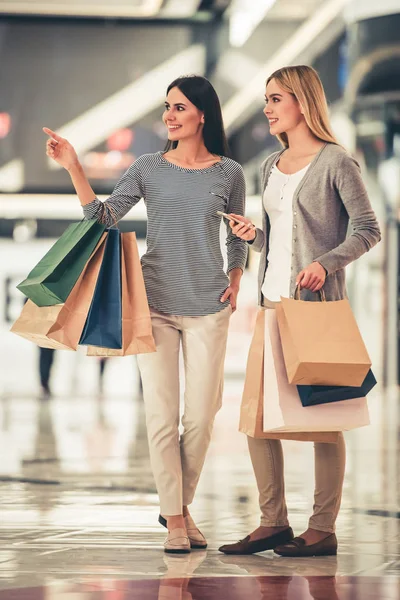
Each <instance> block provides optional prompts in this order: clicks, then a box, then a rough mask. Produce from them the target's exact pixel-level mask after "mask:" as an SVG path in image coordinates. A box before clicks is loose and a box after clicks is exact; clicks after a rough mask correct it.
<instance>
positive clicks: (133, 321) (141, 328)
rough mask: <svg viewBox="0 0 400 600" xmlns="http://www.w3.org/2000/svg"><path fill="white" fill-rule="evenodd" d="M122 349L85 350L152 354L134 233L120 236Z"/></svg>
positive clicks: (92, 353) (100, 353)
mask: <svg viewBox="0 0 400 600" xmlns="http://www.w3.org/2000/svg"><path fill="white" fill-rule="evenodd" d="M121 242H122V244H121V269H122V273H121V279H122V349H121V350H117V349H111V348H101V347H97V346H89V347H88V352H87V354H88V356H127V355H130V354H145V353H148V352H155V351H156V345H155V342H154V338H153V333H152V326H151V317H150V309H149V305H148V303H147V296H146V288H145V285H144V279H143V273H142V267H141V264H140V258H139V252H138V247H137V242H136V234H135V233H134V232H129V233H122V234H121Z"/></svg>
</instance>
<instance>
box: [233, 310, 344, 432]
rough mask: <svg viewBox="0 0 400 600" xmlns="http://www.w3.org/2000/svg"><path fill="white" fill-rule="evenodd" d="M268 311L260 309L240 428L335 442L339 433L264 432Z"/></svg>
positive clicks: (246, 381)
mask: <svg viewBox="0 0 400 600" xmlns="http://www.w3.org/2000/svg"><path fill="white" fill-rule="evenodd" d="M264 327H265V311H264V310H263V309H262V310H260V311H259V313H258V315H257V320H256V326H255V330H254V336H253V340H252V342H251V345H250V351H249V357H248V361H247V369H246V379H245V384H244V390H243V397H242V404H241V407H240V422H239V431H241V432H242V433H245V434H246V435H248V436H250V437H254V438H264V439H281V440H297V441H302V442H308V441H313V442H325V443H336V442H337V438H338V434H337V432H319V431H312V432H306V433H304V432H299V433H296V432H292V433H285V432H281V433H272V432H265V431H263V413H264Z"/></svg>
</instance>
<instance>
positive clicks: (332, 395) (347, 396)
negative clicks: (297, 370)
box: [297, 369, 376, 406]
mask: <svg viewBox="0 0 400 600" xmlns="http://www.w3.org/2000/svg"><path fill="white" fill-rule="evenodd" d="M375 385H376V379H375V376H374V374H373V373H372V371H371V369H370V370H369V371H368V373H367V376H366V378H365V379H364V381H363V383H362V385H361V386H359V387H353V386H347V387H346V386H326V385H298V386H297V391H298V392H299V396H300V400H301V403H302V405H303V406H315V405H316V404H327V403H328V402H340V401H341V400H351V399H352V398H361V397H362V396H366V395H367V394H369V392H370V391H371V390H372V388H373V387H374V386H375Z"/></svg>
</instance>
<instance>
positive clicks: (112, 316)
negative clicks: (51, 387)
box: [79, 229, 122, 349]
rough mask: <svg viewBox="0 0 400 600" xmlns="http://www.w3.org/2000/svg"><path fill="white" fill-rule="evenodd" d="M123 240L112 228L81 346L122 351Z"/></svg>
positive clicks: (109, 232) (109, 231) (116, 230)
mask: <svg viewBox="0 0 400 600" xmlns="http://www.w3.org/2000/svg"><path fill="white" fill-rule="evenodd" d="M121 310H122V309H121V239H120V232H119V230H118V229H109V230H108V233H107V240H106V247H105V250H104V256H103V262H102V265H101V268H100V273H99V277H98V279H97V283H96V289H95V292H94V296H93V300H92V303H91V306H90V309H89V313H88V316H87V319H86V323H85V327H84V329H83V332H82V336H81V339H80V341H79V344H81V345H84V346H89V345H90V346H100V347H105V348H119V349H121V348H122V314H121Z"/></svg>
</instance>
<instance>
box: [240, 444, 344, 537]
mask: <svg viewBox="0 0 400 600" xmlns="http://www.w3.org/2000/svg"><path fill="white" fill-rule="evenodd" d="M247 440H248V445H249V451H250V457H251V462H252V463H253V469H254V474H255V476H256V480H257V487H258V491H259V494H260V496H259V500H260V509H261V515H262V516H261V525H262V526H264V527H281V526H284V525H288V524H289V521H288V515H287V508H286V500H285V482H284V468H283V467H284V465H283V451H282V443H281V441H280V440H269V439H255V438H252V437H249V436H247ZM314 453H315V491H314V507H313V515H312V517H311V518H310V520H309V527H310V528H311V529H317V530H318V531H326V532H330V533H333V532H334V531H335V522H336V517H337V515H338V512H339V508H340V502H341V499H342V489H343V479H344V470H345V462H346V448H345V443H344V438H343V433H339V434H338V441H337V444H330V443H328V444H326V443H322V442H315V443H314Z"/></svg>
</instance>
